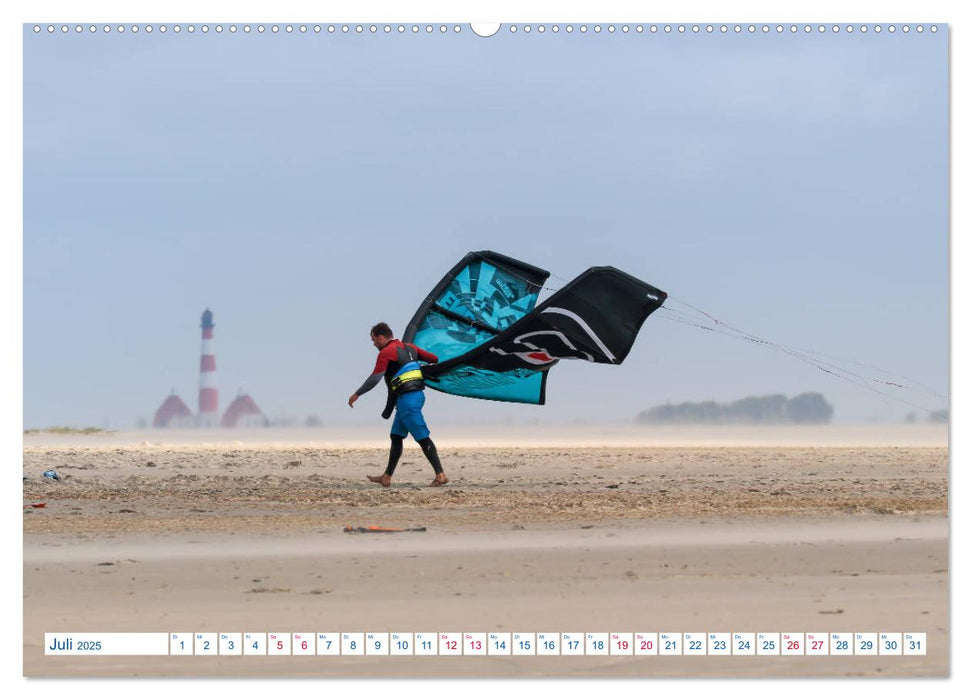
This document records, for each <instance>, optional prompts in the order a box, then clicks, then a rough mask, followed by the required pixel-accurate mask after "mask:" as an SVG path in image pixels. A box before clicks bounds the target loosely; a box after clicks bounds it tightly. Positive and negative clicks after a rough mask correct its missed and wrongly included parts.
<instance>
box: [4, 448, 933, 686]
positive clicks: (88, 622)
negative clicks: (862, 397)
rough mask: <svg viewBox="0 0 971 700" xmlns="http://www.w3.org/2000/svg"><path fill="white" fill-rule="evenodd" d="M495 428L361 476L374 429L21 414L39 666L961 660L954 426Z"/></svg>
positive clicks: (424, 669) (734, 665)
mask: <svg viewBox="0 0 971 700" xmlns="http://www.w3.org/2000/svg"><path fill="white" fill-rule="evenodd" d="M486 432H487V433H488V431H486ZM501 432H502V431H500V432H498V433H495V434H491V435H489V434H487V435H486V438H484V439H482V440H481V441H480V442H479V444H475V441H474V440H469V439H462V437H461V436H459V435H457V434H454V433H453V434H451V435H450V434H449V431H447V430H443V431H440V433H438V434H436V436H435V437H436V441H437V442H438V445H439V452H440V454H441V456H442V461H443V463H444V465H445V468H446V471H447V473H448V475H449V477H450V478H451V479H452V483H450V484H449V485H448V486H447V487H445V488H440V489H431V488H427V487H426V484H427V483H428V482H429V481H430V480H431V476H432V472H431V468H430V467H429V466H428V464H427V463H426V462H425V460H424V457H423V456H422V454H421V452H420V451H419V450H418V449H417V448H414V447H413V446H409V447H408V448H407V449H406V451H405V454H404V457H403V458H402V462H401V464H400V465H399V467H398V470H397V472H396V474H395V483H394V485H393V486H392V488H390V489H382V488H381V487H380V486H378V485H376V484H372V483H370V482H368V481H367V480H366V479H365V478H364V477H365V474H377V473H380V472H381V471H382V470H383V467H384V463H385V460H386V450H385V448H384V446H383V441H382V440H380V439H375V440H374V442H373V443H371V442H370V441H366V440H358V441H357V442H352V441H347V439H345V441H344V442H340V441H337V440H333V439H325V438H319V437H318V438H316V439H314V438H308V436H306V435H300V436H298V437H299V439H294V435H293V434H290V435H289V436H287V435H285V434H284V435H282V436H280V435H275V434H269V433H267V434H258V435H257V436H255V437H252V436H251V437H247V438H243V439H237V438H238V436H236V435H234V434H232V433H220V434H217V435H201V434H193V433H182V434H179V433H172V434H166V433H153V434H145V435H131V434H115V435H112V436H106V437H97V436H93V437H92V438H91V439H89V438H88V437H85V436H45V435H43V434H40V435H28V436H25V446H24V476H25V477H27V479H26V481H25V482H24V504H25V507H24V517H23V522H24V674H25V675H27V676H34V677H53V676H120V677H132V676H140V677H144V676H179V677H189V676H192V677H200V676H202V677H224V676H234V677H235V676H274V677H314V676H328V677H333V676H341V677H371V678H373V677H381V676H393V677H463V676H490V677H536V676H599V677H643V676H676V677H684V676H694V677H697V676H732V677H738V676H747V677H756V676H839V677H842V676H859V675H863V676H877V677H879V676H897V677H899V676H930V677H942V676H947V675H948V674H949V668H950V667H949V640H948V636H949V610H948V521H947V508H948V505H947V503H948V501H947V499H948V490H947V483H948V482H947V463H948V452H947V447H946V432H943V431H938V432H937V433H928V432H927V431H926V430H925V431H923V432H913V433H910V434H907V433H905V432H897V433H894V434H891V435H890V436H889V437H888V434H884V435H883V436H882V437H880V438H875V437H873V436H871V437H870V438H869V439H866V438H864V437H863V434H862V433H858V434H856V435H853V434H850V435H849V436H848V435H847V433H846V431H843V432H839V431H834V432H832V433H830V435H831V436H832V437H833V439H831V440H829V441H827V440H826V439H823V438H822V437H821V435H822V434H821V433H819V434H817V433H802V434H801V437H800V435H799V434H797V435H796V436H795V437H793V434H791V433H787V434H786V435H785V436H784V435H782V434H781V433H779V434H777V435H776V437H775V438H774V439H773V438H772V436H771V434H769V433H765V432H762V433H759V434H758V436H757V439H755V438H751V436H750V438H746V437H745V436H744V435H741V434H737V433H736V434H734V436H733V435H732V434H729V433H723V434H717V435H714V437H711V435H709V438H708V441H706V440H705V439H699V437H698V435H696V434H688V433H683V434H682V435H681V440H680V442H681V443H683V444H680V445H678V444H677V442H679V440H678V439H677V435H675V434H672V435H671V436H669V438H665V439H657V440H655V443H656V444H651V443H649V442H648V441H647V440H646V439H645V438H644V436H643V435H641V436H640V437H637V438H632V437H631V436H629V435H628V436H627V438H626V439H624V436H623V435H622V434H621V433H620V432H618V433H616V434H610V435H604V434H603V431H600V433H601V434H599V435H598V434H597V433H596V431H591V430H588V431H587V432H586V433H584V431H582V430H574V431H571V432H570V433H569V434H563V433H556V434H552V433H549V432H547V433H546V434H545V435H543V434H540V433H539V431H536V430H534V431H533V436H534V438H535V439H533V440H531V441H529V440H527V439H526V436H524V435H519V434H516V431H515V430H509V431H506V432H507V439H506V444H505V445H503V444H502V442H503V440H502V434H501ZM378 433H379V430H378V429H375V430H373V431H372V435H373V434H378ZM227 435H230V436H231V438H230V439H228V438H227V437H226V436H227ZM288 437H289V439H287V438H288ZM854 442H856V443H858V444H852V443H854ZM598 443H600V444H598ZM746 443H748V444H746ZM773 443H775V444H773ZM867 443H869V444H867ZM372 444H373V446H372ZM378 445H381V446H380V447H379V446H378ZM512 445H515V446H512ZM47 469H54V470H55V471H57V473H58V474H59V476H60V477H61V480H60V481H59V482H52V481H50V480H47V479H43V478H42V477H41V474H42V472H44V471H45V470H47ZM37 503H46V506H45V507H43V508H33V507H31V506H32V505H33V504H37ZM345 525H362V526H364V525H381V526H385V527H417V526H424V527H427V528H428V529H427V531H426V532H413V533H412V532H406V533H396V534H386V535H374V534H345V533H344V532H343V531H342V528H343V526H345ZM57 631H63V632H83V631H90V632H94V631H97V632H121V631H131V632H179V631H181V632H205V631H211V632H230V631H232V632H252V631H259V632H301V631H305V632H323V631H333V632H338V631H341V632H349V631H359V632H381V631H387V632H423V631H424V632H448V631H454V632H471V631H479V632H495V631H499V632H540V631H549V632H641V631H660V632H665V631H667V632H766V631H767V632H858V631H869V632H884V631H888V632H926V633H927V646H928V653H927V655H926V656H893V657H890V656H871V657H863V656H855V657H853V656H851V657H835V656H826V657H805V656H802V657H779V656H775V657H765V656H757V657H739V656H734V657H715V656H708V657H670V656H664V657H622V656H607V657H589V656H588V657H483V658H476V657H469V656H460V657H442V656H438V657H434V656H433V657H381V658H375V657H346V656H345V657H296V656H288V657H188V658H182V657H125V656H115V657H69V656H67V657H53V656H45V655H44V649H43V638H44V637H43V635H44V633H45V632H57Z"/></svg>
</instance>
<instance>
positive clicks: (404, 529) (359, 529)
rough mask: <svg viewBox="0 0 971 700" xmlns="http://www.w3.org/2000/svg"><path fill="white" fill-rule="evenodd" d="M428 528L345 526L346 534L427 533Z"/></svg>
mask: <svg viewBox="0 0 971 700" xmlns="http://www.w3.org/2000/svg"><path fill="white" fill-rule="evenodd" d="M427 530H428V528H427V527H381V526H380V525H368V526H367V527H360V526H358V527H353V526H351V525H345V526H344V532H352V533H353V532H426V531H427Z"/></svg>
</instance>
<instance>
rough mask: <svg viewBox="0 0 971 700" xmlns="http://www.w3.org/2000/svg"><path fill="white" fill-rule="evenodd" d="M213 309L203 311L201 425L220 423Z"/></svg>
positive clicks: (200, 388) (200, 372)
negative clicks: (213, 336)
mask: <svg viewBox="0 0 971 700" xmlns="http://www.w3.org/2000/svg"><path fill="white" fill-rule="evenodd" d="M215 327H216V324H214V323H213V322H212V311H210V310H209V309H206V310H205V311H203V312H202V360H201V362H200V365H199V425H201V426H203V427H212V426H217V425H219V389H217V388H216V346H215V342H214V341H213V338H212V329H213V328H215Z"/></svg>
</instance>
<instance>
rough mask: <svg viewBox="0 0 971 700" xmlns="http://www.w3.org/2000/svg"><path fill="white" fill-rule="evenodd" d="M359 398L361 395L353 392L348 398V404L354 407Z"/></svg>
mask: <svg viewBox="0 0 971 700" xmlns="http://www.w3.org/2000/svg"><path fill="white" fill-rule="evenodd" d="M359 398H361V397H360V396H358V395H357V394H351V397H350V398H349V399H348V400H347V405H348V406H350V407H351V408H354V402H355V401H357V400H358V399H359Z"/></svg>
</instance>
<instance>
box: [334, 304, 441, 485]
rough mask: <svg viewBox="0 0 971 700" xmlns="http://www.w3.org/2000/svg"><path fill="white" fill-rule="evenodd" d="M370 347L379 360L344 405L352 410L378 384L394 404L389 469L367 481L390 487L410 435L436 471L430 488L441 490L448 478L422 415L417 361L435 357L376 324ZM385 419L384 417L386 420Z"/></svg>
mask: <svg viewBox="0 0 971 700" xmlns="http://www.w3.org/2000/svg"><path fill="white" fill-rule="evenodd" d="M371 343H372V345H374V347H376V348H377V349H378V360H377V362H376V363H375V365H374V370H373V371H372V372H371V376H369V377H368V378H367V379H365V380H364V383H363V384H362V385H361V387H360V388H359V389H358V390H357V391H355V392H354V393H353V394H351V396H350V398H349V399H347V405H348V406H350V407H351V408H354V402H355V401H357V400H358V399H359V398H360V397H361V394H365V393H367V392H369V391H371V389H373V388H374V387H375V386H377V384H378V382H380V381H381V378H382V377H384V381H385V382H386V383H387V385H388V391H389V392H391V395H392V396H393V398H394V400H395V405H396V411H395V417H394V423H393V424H392V425H391V453H390V455H389V456H388V467H387V469H385V470H384V474H381V475H380V476H370V475H368V479H370V480H371V481H373V482H375V483H377V484H381V485H382V486H385V487H387V486H391V476H392V475H393V474H394V470H395V467H396V466H398V460H399V459H401V452H402V450H403V449H404V441H405V438H406V437H408V433H411V435H412V437H413V438H415V441H416V442H417V443H418V444H419V445H421V449H422V452H424V453H425V457H427V458H428V461H429V462H430V463H431V465H432V469H434V470H435V478H434V479H433V480H432V483H431V486H443V485H445V484H447V483H448V477H446V476H445V472H444V470H443V469H442V463H441V460H439V458H438V451H437V450H436V449H435V443H434V442H432V439H431V437H430V436H429V431H428V426H427V425H425V418H424V416H422V414H421V409H422V406H424V405H425V391H424V389H425V382H424V381H423V380H422V374H421V365H419V364H418V361H419V360H421V361H423V362H438V357H437V356H436V355H434V354H432V353H430V352H428V351H427V350H422V349H421V348H419V347H418V346H417V345H412V344H411V343H402V342H401V341H400V340H398V339H397V338H395V337H394V333H393V332H392V331H391V327H390V326H389V325H388V324H387V323H383V322H382V323H378V324H375V326H374V327H373V328H371ZM385 417H387V416H385Z"/></svg>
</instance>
